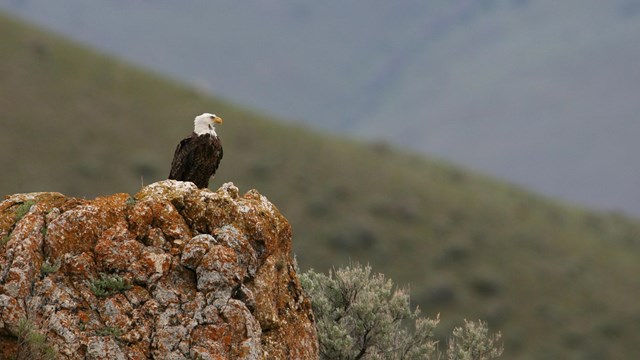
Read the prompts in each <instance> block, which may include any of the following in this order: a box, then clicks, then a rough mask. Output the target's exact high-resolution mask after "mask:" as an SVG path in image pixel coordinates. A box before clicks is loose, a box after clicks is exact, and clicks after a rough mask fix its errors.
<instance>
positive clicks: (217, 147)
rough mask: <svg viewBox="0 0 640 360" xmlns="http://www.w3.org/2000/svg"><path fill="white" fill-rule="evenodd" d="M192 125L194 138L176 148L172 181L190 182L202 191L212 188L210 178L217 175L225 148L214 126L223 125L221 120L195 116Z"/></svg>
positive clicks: (172, 166)
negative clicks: (223, 148)
mask: <svg viewBox="0 0 640 360" xmlns="http://www.w3.org/2000/svg"><path fill="white" fill-rule="evenodd" d="M193 124H194V126H193V133H191V136H189V137H187V138H185V139H183V140H182V141H180V143H179V144H178V146H177V147H176V151H175V153H174V154H173V161H172V162H171V171H170V173H169V179H173V180H180V181H191V182H192V183H194V184H195V185H196V186H197V187H198V188H200V189H202V188H206V187H208V186H209V178H211V177H212V176H213V175H214V174H215V173H216V170H217V169H218V165H220V160H221V159H222V144H221V143H220V138H219V137H218V134H216V129H215V124H222V119H221V118H220V117H218V116H217V115H215V114H209V113H204V114H202V115H198V116H196V118H195V120H194V121H193Z"/></svg>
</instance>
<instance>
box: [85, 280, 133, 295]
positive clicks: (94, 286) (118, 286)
mask: <svg viewBox="0 0 640 360" xmlns="http://www.w3.org/2000/svg"><path fill="white" fill-rule="evenodd" d="M89 288H90V289H91V291H92V292H93V293H94V295H96V296H98V297H107V296H111V295H113V294H116V293H118V292H122V291H126V290H129V289H131V284H129V283H128V282H127V281H126V280H125V279H124V278H123V277H122V276H120V275H116V274H111V275H108V274H101V275H100V279H92V280H90V281H89Z"/></svg>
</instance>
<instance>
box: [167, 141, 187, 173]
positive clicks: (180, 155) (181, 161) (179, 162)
mask: <svg viewBox="0 0 640 360" xmlns="http://www.w3.org/2000/svg"><path fill="white" fill-rule="evenodd" d="M192 142H193V137H188V138H185V139H182V141H180V143H179V144H178V146H176V151H175V152H174V153H173V161H172V162H171V171H170V172H169V179H173V180H183V179H184V176H185V175H186V172H187V170H188V164H190V163H191V162H192V160H193V159H192V158H191V157H192V156H193V151H190V148H191V147H192Z"/></svg>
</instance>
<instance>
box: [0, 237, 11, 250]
mask: <svg viewBox="0 0 640 360" xmlns="http://www.w3.org/2000/svg"><path fill="white" fill-rule="evenodd" d="M9 240H11V234H7V235H5V236H3V237H2V239H0V247H3V246H5V245H7V243H8V242H9Z"/></svg>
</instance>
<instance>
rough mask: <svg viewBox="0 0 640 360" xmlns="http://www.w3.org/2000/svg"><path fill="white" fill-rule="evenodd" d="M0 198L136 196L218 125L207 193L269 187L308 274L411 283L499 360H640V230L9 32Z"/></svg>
mask: <svg viewBox="0 0 640 360" xmlns="http://www.w3.org/2000/svg"><path fill="white" fill-rule="evenodd" d="M0 94H2V96H0V128H1V129H2V131H1V132H0V154H1V155H0V169H2V176H0V194H11V193H15V192H24V191H61V192H64V193H66V194H68V195H79V196H87V197H93V196H95V195H100V194H109V193H113V192H120V191H122V192H129V193H134V192H136V191H137V190H138V189H139V188H140V186H141V185H140V184H141V180H143V181H144V183H145V184H148V183H151V182H153V181H156V180H159V179H163V178H165V177H166V175H167V173H168V167H169V163H170V161H171V156H172V153H173V150H174V147H175V145H176V144H177V142H178V141H179V140H180V139H181V138H182V137H183V136H185V135H186V134H187V133H189V132H190V131H191V126H192V123H191V119H192V118H193V116H194V115H195V114H198V113H200V112H203V111H214V112H216V113H218V114H220V115H222V116H223V117H224V118H225V119H226V121H225V124H224V125H223V126H221V127H220V130H219V133H220V134H221V136H222V137H223V141H224V146H225V158H224V159H223V161H222V164H221V168H220V172H219V175H218V176H217V178H216V179H215V180H214V181H213V183H212V187H217V186H219V185H220V184H222V183H223V182H226V181H233V182H234V183H235V184H236V185H238V186H239V187H240V189H241V190H242V191H247V190H249V189H250V188H257V189H259V190H260V192H261V193H263V194H265V195H266V196H268V197H269V199H270V200H271V201H272V202H273V203H275V204H276V205H277V206H278V207H279V208H280V210H281V211H282V213H283V214H284V215H285V216H286V217H287V218H288V219H289V220H290V221H291V223H292V225H293V231H294V247H295V252H296V254H297V258H298V261H299V263H300V266H301V267H302V268H303V269H306V268H309V267H315V268H317V269H320V270H326V269H327V268H328V267H330V266H339V265H341V264H345V263H347V262H348V261H349V260H350V259H351V260H355V261H360V262H364V263H371V264H372V265H373V267H374V269H375V270H376V271H381V272H384V273H385V274H387V275H388V276H390V277H392V278H393V279H394V280H395V281H396V282H397V283H401V284H403V283H404V284H410V286H411V292H412V294H413V300H414V301H415V302H416V303H418V304H420V305H421V307H422V309H423V310H424V313H426V314H427V315H430V316H435V315H436V314H437V313H440V314H441V316H442V318H443V319H444V320H445V321H446V323H445V324H444V325H445V326H443V327H442V330H443V331H446V330H447V327H449V326H451V325H452V324H453V323H459V322H461V321H462V318H465V317H466V318H470V319H476V318H483V319H487V320H489V322H490V324H491V326H492V328H493V329H499V330H502V331H503V332H504V333H505V341H506V344H505V345H506V348H507V355H506V357H505V358H517V359H540V358H569V359H571V358H585V357H586V356H593V357H596V358H610V359H620V358H636V357H638V356H640V350H639V349H638V347H637V341H638V337H637V334H638V333H639V332H640V326H639V324H640V322H638V321H637V320H638V319H639V318H640V304H639V303H638V302H637V301H636V299H638V298H639V297H640V283H638V281H637V274H638V273H639V272H640V254H639V246H640V244H639V240H638V234H640V224H638V223H637V222H634V221H631V220H629V219H626V218H624V217H620V216H615V215H607V214H597V213H592V212H585V211H582V210H579V209H575V208H570V207H567V206H563V205H561V204H557V203H554V202H552V201H549V200H547V199H543V198H540V197H538V196H535V195H532V194H530V193H527V192H525V191H522V190H520V189H517V188H514V187H511V186H507V185H504V184H501V183H498V182H496V181H493V180H491V179H487V178H484V177H481V176H478V175H475V174H473V173H470V172H466V171H462V170H460V169H457V168H455V167H452V166H449V165H447V164H442V163H438V162H434V161H430V160H427V159H424V158H422V157H419V156H416V155H409V154H406V153H402V152H398V151H396V150H393V149H390V148H389V147H388V146H385V145H383V144H361V143H354V142H351V141H347V140H345V139H339V138H334V137H329V136H326V135H319V134H316V133H312V132H310V131H308V130H305V129H301V128H296V127H291V126H287V125H283V124H279V123H276V122H272V121H270V119H268V118H266V117H264V116H263V115H260V114H258V113H256V112H251V111H248V110H246V109H243V108H240V107H238V106H234V105H231V104H229V103H226V102H222V101H219V100H217V99H215V98H210V97H207V96H204V95H202V94H199V93H198V92H197V91H194V90H193V89H189V88H186V87H183V86H181V85H179V84H176V83H171V82H170V81H167V80H166V79H162V78H159V77H157V76H154V75H153V74H149V73H147V72H143V71H141V70H137V69H133V68H131V67H130V66H127V65H125V64H123V63H121V62H118V61H114V60H112V59H108V58H105V57H103V56H101V55H99V54H96V53H92V52H89V51H87V50H85V49H82V48H80V47H78V46H75V45H70V44H69V43H67V42H65V41H63V40H60V39H58V38H55V37H52V36H50V35H46V34H44V33H42V32H40V31H37V30H34V29H31V28H27V27H24V26H23V25H20V24H18V23H15V22H12V21H9V20H7V19H6V18H3V17H0Z"/></svg>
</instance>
